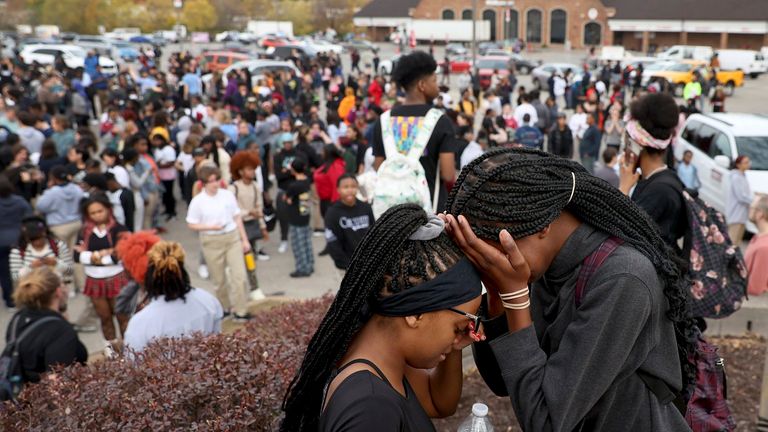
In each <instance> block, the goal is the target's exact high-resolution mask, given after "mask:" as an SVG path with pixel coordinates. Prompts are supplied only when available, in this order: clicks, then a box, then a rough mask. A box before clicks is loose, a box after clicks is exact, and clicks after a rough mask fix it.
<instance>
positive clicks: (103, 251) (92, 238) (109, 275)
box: [75, 193, 128, 341]
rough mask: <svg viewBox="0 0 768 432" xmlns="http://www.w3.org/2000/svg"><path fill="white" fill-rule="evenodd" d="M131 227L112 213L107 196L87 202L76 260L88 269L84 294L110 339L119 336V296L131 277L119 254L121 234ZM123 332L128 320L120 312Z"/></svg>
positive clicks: (105, 335)
mask: <svg viewBox="0 0 768 432" xmlns="http://www.w3.org/2000/svg"><path fill="white" fill-rule="evenodd" d="M127 231H128V229H127V228H125V227H124V226H122V225H120V224H118V223H117V222H116V221H115V218H114V217H113V216H112V205H111V204H110V202H109V199H108V198H107V197H106V195H104V194H101V193H98V194H93V195H91V197H89V198H88V200H87V201H86V202H85V203H84V205H83V228H82V230H81V231H80V234H79V235H78V237H77V245H76V246H75V261H76V262H79V263H81V264H83V266H84V269H85V276H86V279H85V290H84V292H83V293H84V294H85V295H87V296H88V297H90V298H91V301H92V302H93V308H94V309H95V310H96V314H97V315H98V316H99V319H100V320H101V331H102V333H103V334H104V338H105V339H106V340H108V341H113V340H114V339H116V335H115V326H114V323H113V317H114V316H115V312H114V311H115V297H117V295H118V294H119V293H120V290H121V289H122V287H123V286H125V284H127V283H128V276H127V275H126V274H125V270H124V269H123V265H122V263H121V262H120V261H119V260H118V258H117V256H116V255H115V246H116V245H117V242H118V241H119V238H120V234H121V233H124V232H127ZM117 320H118V323H119V324H120V333H121V335H122V334H123V333H124V332H125V328H126V326H127V325H128V319H127V317H125V316H122V315H117Z"/></svg>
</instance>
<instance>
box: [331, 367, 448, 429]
mask: <svg viewBox="0 0 768 432" xmlns="http://www.w3.org/2000/svg"><path fill="white" fill-rule="evenodd" d="M403 385H404V386H405V392H406V396H407V397H405V398H404V397H403V396H402V395H401V394H400V393H398V392H397V391H396V390H395V389H393V388H392V387H391V386H390V385H389V384H387V383H386V382H384V381H383V380H382V379H381V378H379V377H377V376H375V375H374V374H373V373H372V372H370V371H367V370H362V371H359V372H355V373H353V374H352V375H350V376H349V377H347V379H345V380H344V382H342V383H341V384H339V386H338V387H337V388H336V391H335V392H333V395H332V396H331V399H330V400H329V401H328V406H327V407H326V408H325V411H323V413H322V414H321V415H320V429H319V430H320V432H359V431H365V432H430V431H434V430H435V427H434V425H433V424H432V422H431V421H430V420H429V416H427V413H426V412H424V408H422V407H421V404H419V400H418V398H417V397H416V394H414V392H413V389H412V388H411V385H410V384H409V383H408V380H405V379H404V380H403Z"/></svg>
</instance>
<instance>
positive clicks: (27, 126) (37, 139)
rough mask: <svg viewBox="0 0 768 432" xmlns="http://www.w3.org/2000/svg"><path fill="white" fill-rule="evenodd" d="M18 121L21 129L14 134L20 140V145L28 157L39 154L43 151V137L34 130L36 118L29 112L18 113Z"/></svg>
mask: <svg viewBox="0 0 768 432" xmlns="http://www.w3.org/2000/svg"><path fill="white" fill-rule="evenodd" d="M19 121H20V122H21V127H20V128H19V130H18V131H17V132H16V133H17V134H18V135H19V138H20V139H21V144H22V145H23V146H24V147H26V148H27V150H29V154H30V155H33V154H35V153H38V154H39V153H40V151H41V150H42V149H43V141H45V135H43V133H42V132H40V131H39V130H37V129H36V128H35V123H37V118H36V117H35V116H34V115H32V114H31V113H29V112H26V111H22V112H20V113H19Z"/></svg>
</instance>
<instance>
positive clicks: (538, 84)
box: [533, 78, 541, 90]
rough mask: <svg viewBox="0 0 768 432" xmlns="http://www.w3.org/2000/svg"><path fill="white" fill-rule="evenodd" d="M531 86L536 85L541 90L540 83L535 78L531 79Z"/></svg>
mask: <svg viewBox="0 0 768 432" xmlns="http://www.w3.org/2000/svg"><path fill="white" fill-rule="evenodd" d="M533 86H534V87H536V88H537V89H538V90H541V83H540V82H539V80H538V79H537V78H534V79H533Z"/></svg>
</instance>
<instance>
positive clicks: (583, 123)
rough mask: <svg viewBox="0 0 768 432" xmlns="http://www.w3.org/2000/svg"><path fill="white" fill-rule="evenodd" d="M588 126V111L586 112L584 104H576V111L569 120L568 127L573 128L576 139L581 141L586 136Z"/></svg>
mask: <svg viewBox="0 0 768 432" xmlns="http://www.w3.org/2000/svg"><path fill="white" fill-rule="evenodd" d="M588 127H589V125H587V113H586V112H584V106H583V105H581V104H578V105H576V111H575V112H574V113H573V115H572V116H571V118H570V120H568V128H569V129H571V132H572V133H573V138H574V140H575V141H578V142H581V139H582V138H584V132H586V131H587V128H588Z"/></svg>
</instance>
